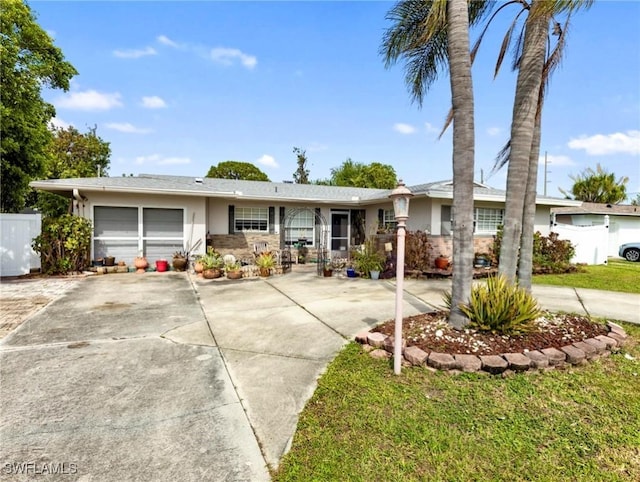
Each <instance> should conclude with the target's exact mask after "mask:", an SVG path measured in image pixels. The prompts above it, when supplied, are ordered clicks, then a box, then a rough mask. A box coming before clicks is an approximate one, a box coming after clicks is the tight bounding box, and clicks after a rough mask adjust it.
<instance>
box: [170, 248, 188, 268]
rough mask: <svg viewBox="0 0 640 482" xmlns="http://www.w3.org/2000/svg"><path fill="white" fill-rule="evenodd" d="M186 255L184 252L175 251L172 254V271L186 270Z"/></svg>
mask: <svg viewBox="0 0 640 482" xmlns="http://www.w3.org/2000/svg"><path fill="white" fill-rule="evenodd" d="M187 262H188V259H187V253H185V252H184V251H176V252H175V253H173V261H172V263H171V264H172V265H173V269H174V270H176V271H184V270H185V269H186V268H187Z"/></svg>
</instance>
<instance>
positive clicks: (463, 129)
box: [447, 0, 474, 329]
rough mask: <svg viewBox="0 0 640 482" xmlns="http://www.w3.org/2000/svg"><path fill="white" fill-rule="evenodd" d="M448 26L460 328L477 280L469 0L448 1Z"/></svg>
mask: <svg viewBox="0 0 640 482" xmlns="http://www.w3.org/2000/svg"><path fill="white" fill-rule="evenodd" d="M447 23H448V26H447V28H448V31H447V32H448V33H447V37H448V47H447V51H448V57H449V71H450V76H449V78H450V81H451V100H452V104H453V285H452V291H451V313H450V315H449V323H450V324H451V325H453V326H454V327H455V328H458V329H460V328H462V327H463V326H464V325H466V324H467V323H468V322H469V320H468V319H467V317H466V316H465V315H464V314H463V313H462V312H461V311H460V309H459V306H460V304H462V303H467V302H468V301H469V298H470V296H471V283H472V281H473V166H474V116H473V84H472V81H471V56H470V50H469V11H468V5H467V1H466V0H448V2H447Z"/></svg>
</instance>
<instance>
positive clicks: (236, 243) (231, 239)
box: [211, 233, 318, 263]
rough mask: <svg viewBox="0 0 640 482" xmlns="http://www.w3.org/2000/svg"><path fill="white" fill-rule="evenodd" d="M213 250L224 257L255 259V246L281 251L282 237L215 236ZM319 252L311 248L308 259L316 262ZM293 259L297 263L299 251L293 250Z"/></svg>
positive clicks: (256, 234)
mask: <svg viewBox="0 0 640 482" xmlns="http://www.w3.org/2000/svg"><path fill="white" fill-rule="evenodd" d="M211 241H212V243H213V248H214V249H215V250H216V251H217V252H218V253H220V254H222V255H223V256H224V255H225V254H232V255H234V256H235V257H236V258H237V259H247V260H248V259H253V245H254V244H256V243H267V244H268V246H269V248H270V249H280V235H279V234H267V233H264V234H263V233H239V234H213V235H211ZM317 255H318V253H317V250H316V249H314V248H309V249H308V252H307V259H309V260H310V261H314V260H315V259H316V257H317ZM291 258H292V260H293V262H294V263H295V262H296V260H297V259H298V250H297V249H295V248H293V247H292V248H291Z"/></svg>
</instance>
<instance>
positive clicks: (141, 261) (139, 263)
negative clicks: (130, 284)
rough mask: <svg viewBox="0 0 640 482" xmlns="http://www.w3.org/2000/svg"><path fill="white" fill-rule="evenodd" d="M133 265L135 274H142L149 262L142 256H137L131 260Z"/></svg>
mask: <svg viewBox="0 0 640 482" xmlns="http://www.w3.org/2000/svg"><path fill="white" fill-rule="evenodd" d="M133 265H134V266H135V267H136V273H144V272H145V270H146V269H147V268H148V267H149V262H148V261H147V258H145V257H144V256H138V257H136V259H134V260H133Z"/></svg>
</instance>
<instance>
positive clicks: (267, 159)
mask: <svg viewBox="0 0 640 482" xmlns="http://www.w3.org/2000/svg"><path fill="white" fill-rule="evenodd" d="M257 162H258V164H262V165H263V166H268V167H280V166H279V165H278V163H277V162H276V160H275V159H274V158H273V156H270V155H269V154H264V155H262V156H260V157H259V158H258V161H257Z"/></svg>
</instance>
